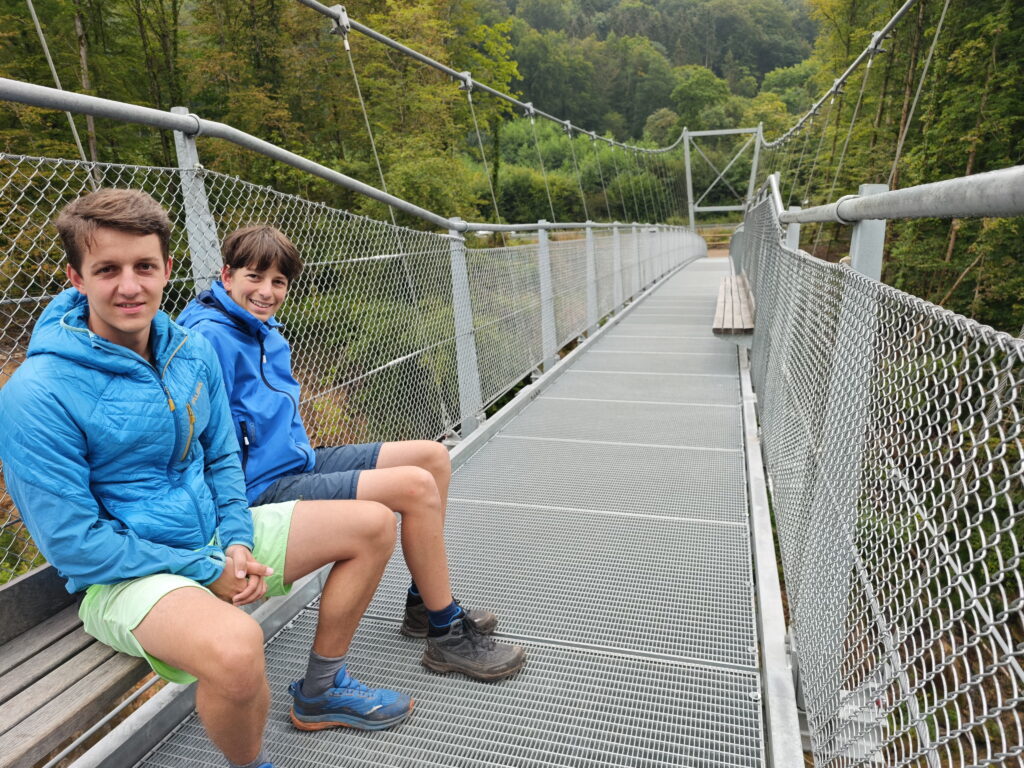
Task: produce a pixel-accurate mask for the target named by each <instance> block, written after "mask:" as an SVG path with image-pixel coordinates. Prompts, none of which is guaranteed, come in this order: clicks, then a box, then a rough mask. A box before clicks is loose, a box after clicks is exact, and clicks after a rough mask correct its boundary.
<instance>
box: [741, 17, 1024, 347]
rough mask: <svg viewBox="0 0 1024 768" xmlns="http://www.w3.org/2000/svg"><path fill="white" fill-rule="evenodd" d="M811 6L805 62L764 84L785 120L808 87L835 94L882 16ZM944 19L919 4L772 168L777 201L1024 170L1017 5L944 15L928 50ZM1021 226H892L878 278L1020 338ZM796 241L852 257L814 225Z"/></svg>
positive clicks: (1023, 50) (1022, 41) (840, 236)
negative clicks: (814, 28)
mask: <svg viewBox="0 0 1024 768" xmlns="http://www.w3.org/2000/svg"><path fill="white" fill-rule="evenodd" d="M812 8H813V13H814V15H815V17H816V18H817V19H818V20H819V21H820V24H821V34H820V36H819V38H818V40H817V43H816V46H815V52H814V55H813V57H812V58H811V59H810V60H809V61H808V62H805V63H804V64H802V65H800V66H797V67H791V68H788V69H783V70H779V71H777V72H772V73H769V74H768V75H767V76H766V77H765V81H764V88H763V91H762V95H764V94H765V93H767V92H768V91H771V92H772V93H776V94H778V95H779V96H780V97H781V98H782V99H783V100H784V101H785V102H786V103H787V105H788V106H789V108H790V109H792V107H794V106H798V107H804V108H805V107H806V106H807V93H808V91H807V83H810V84H811V88H812V92H815V93H819V94H820V93H821V92H823V91H824V90H825V89H826V88H827V87H828V86H829V85H831V83H832V81H833V79H834V78H835V77H837V76H838V75H839V74H840V73H841V72H842V71H844V70H845V69H846V67H847V66H848V65H849V63H850V61H851V60H852V59H853V58H854V56H856V55H857V54H858V53H859V52H860V51H861V50H862V49H863V47H864V46H866V45H867V43H868V42H869V41H870V39H871V34H872V32H873V30H875V29H878V28H879V26H880V25H881V24H883V23H884V22H885V20H886V19H887V18H888V17H889V16H890V14H891V13H892V8H891V4H890V3H887V2H883V1H882V0H873V1H872V2H861V1H858V0H814V1H813V3H812ZM941 11H942V4H941V3H927V4H925V3H922V4H919V6H918V7H917V8H916V9H915V10H914V11H913V12H911V13H910V14H908V16H907V17H906V18H905V19H904V21H903V22H902V23H901V24H899V25H898V26H897V27H896V28H895V30H894V34H893V36H892V38H891V39H889V40H887V41H886V43H885V53H882V54H879V55H877V56H876V57H875V58H874V61H873V62H872V66H871V68H870V69H865V68H864V67H861V68H860V70H858V72H857V73H855V74H854V76H853V77H851V79H850V80H849V81H848V83H847V84H846V88H845V90H844V92H843V93H842V94H840V95H838V96H836V97H835V98H834V99H832V100H831V101H830V102H826V104H825V105H823V106H822V108H821V111H820V113H819V115H818V116H817V117H816V118H815V120H814V121H813V123H812V124H811V125H810V126H809V128H808V129H807V130H805V131H804V132H803V133H802V134H801V135H799V136H797V137H796V138H795V139H794V140H792V141H790V142H789V143H788V144H787V145H786V146H785V147H784V148H783V149H781V150H780V151H777V152H775V153H774V155H772V156H770V157H769V160H768V163H767V165H768V170H771V169H775V170H780V171H784V172H785V175H784V177H783V192H784V198H789V199H792V201H793V202H801V203H802V204H804V205H814V204H819V203H824V202H831V201H833V200H835V199H836V198H838V197H840V196H841V195H844V194H850V193H855V192H856V191H857V186H858V185H859V184H862V183H868V182H875V183H889V184H890V185H891V186H892V187H893V188H900V187H907V186H911V185H915V184H921V183H926V182H930V181H937V180H940V179H947V178H953V177H958V176H964V175H970V174H974V173H981V172H984V171H990V170H996V169H999V168H1006V167H1009V166H1013V165H1018V164H1020V163H1021V162H1022V160H1024V150H1022V146H1024V145H1022V144H1021V142H1020V138H1019V137H1020V136H1021V135H1022V132H1024V68H1022V65H1021V62H1022V61H1024V7H1022V6H1021V5H1020V4H1019V3H1014V2H1010V1H1009V0H978V2H975V3H971V4H970V5H963V4H956V3H954V4H951V5H950V6H949V9H948V12H947V15H946V18H945V20H944V23H943V27H942V32H941V35H940V36H939V38H938V40H937V41H935V33H936V29H937V26H938V21H939V15H940V13H941ZM933 41H935V49H934V54H933V56H932V57H931V62H930V68H929V70H928V71H927V74H926V75H925V72H924V64H925V61H926V60H927V59H928V54H929V50H930V48H931V46H932V44H933ZM922 77H925V80H924V87H923V88H922V89H921V96H920V100H919V102H918V103H917V106H916V110H915V111H914V112H913V115H911V107H912V105H913V103H914V98H915V94H916V93H917V88H918V84H919V83H920V81H921V79H922ZM865 78H866V79H865ZM755 116H756V113H754V112H751V113H749V117H755ZM761 119H762V120H764V122H765V123H766V126H767V125H772V126H773V127H774V128H775V130H774V131H768V130H766V133H767V136H768V138H769V139H772V138H774V136H775V135H778V134H781V133H782V132H783V131H784V126H782V125H779V124H777V123H774V122H772V120H771V119H766V116H762V117H761ZM901 132H904V133H905V140H904V143H903V147H902V151H901V154H900V155H899V158H898V162H896V159H897V151H896V147H897V144H898V140H899V136H900V134H901ZM801 157H803V160H801ZM1021 228H1022V224H1021V220H1019V219H996V220H991V221H989V220H977V219H971V220H963V221H953V222H950V221H948V220H930V219H925V220H919V221H894V222H891V223H890V224H889V225H888V229H887V236H888V243H887V253H886V262H885V265H884V270H883V275H882V276H883V279H884V280H885V281H886V282H889V283H891V284H892V285H895V286H896V287H899V288H901V289H903V290H905V291H907V292H909V293H912V294H915V295H917V296H920V297H922V298H925V299H927V300H929V301H932V302H935V303H938V304H942V305H943V306H945V307H947V308H949V309H952V310H954V311H956V312H959V313H962V314H966V315H968V316H970V317H974V318H976V319H978V320H980V321H981V322H983V323H986V324H989V325H992V326H994V327H996V328H998V329H1000V330H1004V331H1008V332H1010V333H1012V334H1013V335H1017V334H1018V333H1019V331H1020V328H1021V325H1022V324H1024V282H1022V278H1021V275H1022V274H1024V269H1022V267H1024V247H1022V245H1021V242H1022V241H1021V236H1020V235H1021ZM803 235H804V243H803V245H804V247H805V248H807V249H813V250H815V252H816V254H817V255H819V256H822V257H825V258H831V259H836V258H838V257H840V256H842V255H843V254H844V252H845V251H846V250H847V248H848V238H849V229H848V228H840V227H833V226H827V227H821V228H819V227H814V226H811V227H805V228H804V230H803Z"/></svg>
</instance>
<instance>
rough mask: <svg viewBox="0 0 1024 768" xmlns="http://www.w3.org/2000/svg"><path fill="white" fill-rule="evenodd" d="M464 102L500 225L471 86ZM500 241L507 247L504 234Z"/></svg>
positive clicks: (468, 87)
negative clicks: (471, 119) (466, 104)
mask: <svg viewBox="0 0 1024 768" xmlns="http://www.w3.org/2000/svg"><path fill="white" fill-rule="evenodd" d="M466 101H467V102H469V113H470V115H472V116H473V130H475V131H476V143H477V146H479V147H480V160H481V162H483V164H484V176H486V177H487V188H488V189H489V190H490V192H491V203H492V204H493V205H494V223H495V224H500V223H501V213H500V212H499V211H498V197H497V195H495V193H494V181H493V180H492V179H491V171H490V168H488V167H487V153H486V152H485V151H484V140H483V137H481V135H480V124H479V123H478V122H477V119H476V108H475V107H474V106H473V91H472V86H471V85H467V87H466ZM501 241H502V243H504V244H505V245H508V240H507V238H506V235H505V233H504V232H502V233H501Z"/></svg>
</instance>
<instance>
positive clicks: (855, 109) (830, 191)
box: [814, 56, 874, 252]
mask: <svg viewBox="0 0 1024 768" xmlns="http://www.w3.org/2000/svg"><path fill="white" fill-rule="evenodd" d="M872 61H874V56H872V57H871V58H869V59H868V63H867V65H866V66H865V67H864V77H862V78H861V81H860V93H859V94H858V95H857V103H856V104H855V105H854V107H853V115H852V116H851V117H850V127H849V128H847V129H846V138H845V139H844V140H843V148H842V150H841V151H840V152H839V161H838V162H837V163H836V168H835V173H833V174H832V183H831V184H829V187H828V194H827V195H825V200H826V201H828V200H831V199H832V195H833V194H835V191H836V183H837V182H838V181H839V173H840V172H841V171H842V169H843V162H844V161H845V160H846V149H847V147H848V146H849V145H850V136H851V135H853V126H854V124H855V123H856V122H857V116H858V114H859V113H860V105H861V102H863V100H864V89H865V88H866V87H867V84H868V77H869V76H870V75H871V62H872ZM824 228H825V222H819V223H818V231H817V233H816V234H815V235H814V251H815V252H817V250H818V243H819V242H820V240H821V233H822V231H823V230H824Z"/></svg>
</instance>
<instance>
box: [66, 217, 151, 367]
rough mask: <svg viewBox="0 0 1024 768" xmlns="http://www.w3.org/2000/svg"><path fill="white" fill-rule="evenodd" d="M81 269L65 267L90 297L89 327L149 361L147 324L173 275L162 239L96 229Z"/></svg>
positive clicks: (148, 329) (74, 282) (83, 291)
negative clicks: (165, 259) (165, 257)
mask: <svg viewBox="0 0 1024 768" xmlns="http://www.w3.org/2000/svg"><path fill="white" fill-rule="evenodd" d="M80 269H81V271H79V270H76V269H75V268H74V267H72V266H71V265H68V267H67V275H68V279H69V280H70V281H71V284H72V285H73V286H74V287H75V288H77V289H78V291H79V293H82V294H84V295H85V296H86V298H88V300H89V330H91V331H92V332H93V333H95V334H96V335H97V336H100V337H102V338H104V339H106V340H107V341H111V342H113V343H114V344H120V345H121V346H122V347H127V348H128V349H130V350H132V351H133V352H136V353H137V354H139V355H141V356H142V357H144V358H146V359H149V332H150V326H151V324H152V322H153V318H154V316H156V313H157V311H158V310H159V309H160V302H161V300H162V299H163V295H164V286H165V285H167V280H168V279H169V278H170V276H171V260H170V259H167V261H166V262H165V261H164V259H163V251H162V249H161V245H160V238H159V237H157V235H138V234H135V233H132V232H124V231H122V230H119V229H111V228H109V227H99V228H97V229H96V230H95V232H94V233H93V235H92V237H91V239H90V242H89V243H88V245H87V247H86V249H85V253H84V255H83V257H82V263H81V267H80Z"/></svg>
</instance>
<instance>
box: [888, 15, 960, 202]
mask: <svg viewBox="0 0 1024 768" xmlns="http://www.w3.org/2000/svg"><path fill="white" fill-rule="evenodd" d="M948 9H949V0H946V2H945V4H944V5H943V6H942V13H941V14H940V15H939V23H938V25H937V26H936V27H935V36H934V37H932V44H931V46H930V47H929V48H928V56H927V57H926V58H925V62H924V67H923V68H922V69H921V79H920V80H918V81H917V91H916V92H915V93H914V101H913V102H912V103H911V105H910V112H909V113H907V122H906V123H905V124H904V126H903V130H902V131H901V132H900V136H899V139H898V140H897V141H896V156H895V157H894V158H893V160H892V169H891V170H890V171H889V179H888V180H887V181H886V184H887V185H888V186H889V187H890V188H892V182H893V179H894V178H896V166H897V165H899V162H900V156H901V155H902V154H903V142H904V141H905V140H906V138H907V133H908V132H909V131H910V123H911V121H912V120H913V119H914V110H915V109H917V100H918V99H920V98H921V88H922V86H923V85H924V81H925V78H926V77H928V68H929V67H930V66H931V63H932V55H933V54H934V53H935V45H936V43H938V42H939V35H941V34H942V24H943V22H944V21H945V20H946V11H947V10H948Z"/></svg>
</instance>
